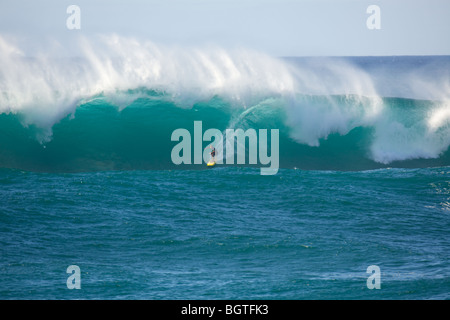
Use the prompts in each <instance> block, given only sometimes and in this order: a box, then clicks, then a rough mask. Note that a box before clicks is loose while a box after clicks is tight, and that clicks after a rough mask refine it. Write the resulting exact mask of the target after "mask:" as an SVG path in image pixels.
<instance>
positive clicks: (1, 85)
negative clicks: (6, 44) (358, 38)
mask: <svg viewBox="0 0 450 320" xmlns="http://www.w3.org/2000/svg"><path fill="white" fill-rule="evenodd" d="M116 40H117V41H114V46H112V47H111V44H109V45H110V47H108V46H107V45H106V47H105V48H106V50H104V51H96V50H92V51H91V50H88V51H87V53H86V56H84V57H80V58H79V59H72V60H58V59H56V60H55V59H52V57H45V56H42V57H39V58H23V57H20V56H17V55H14V54H10V55H8V54H7V53H4V54H3V55H2V56H0V65H1V66H2V67H1V68H0V255H1V259H0V275H1V278H2V279H1V281H0V298H2V299H449V298H450V267H449V257H450V252H449V251H450V238H449V227H450V149H449V145H450V104H449V101H450V98H449V97H450V94H449V92H448V88H449V85H448V82H449V79H450V77H449V70H450V57H449V56H444V57H353V58H285V59H275V58H271V57H266V56H264V55H261V54H255V53H252V52H246V51H238V52H237V53H236V52H234V53H228V52H225V51H223V50H215V49H204V50H194V51H189V50H187V49H186V51H183V52H173V51H170V50H169V51H167V50H168V49H167V48H166V49H164V48H159V49H158V47H156V46H139V45H138V46H137V45H136V43H135V42H131V43H130V42H128V41H125V40H126V39H125V40H124V39H116ZM86 41H87V40H86ZM91 45H92V46H93V48H95V46H96V45H97V44H96V43H91ZM129 45H132V48H133V50H128V49H127V50H125V49H126V48H128V46H129ZM11 46H12V48H13V45H12V44H11ZM105 48H104V49H105ZM164 50H166V51H167V52H166V51H164ZM11 52H15V51H14V50H11ZM98 52H109V54H110V56H109V55H107V54H106V53H105V54H104V55H103V54H100V53H98ZM425 84H426V85H425ZM196 122H201V124H202V132H205V131H206V130H208V129H217V130H218V131H219V132H222V133H224V132H226V130H227V129H242V130H250V129H254V130H258V129H267V130H273V129H274V130H279V141H278V142H279V153H278V157H279V170H278V172H277V173H276V174H275V175H261V171H260V168H261V167H264V165H263V164H261V163H262V162H258V163H257V164H256V165H251V166H250V165H248V162H249V155H250V150H249V149H250V148H249V147H248V145H244V147H245V150H246V163H244V164H239V165H238V164H235V165H231V164H229V163H228V162H226V161H225V160H228V159H229V158H230V157H231V156H230V154H231V152H230V153H229V152H228V145H226V144H225V143H224V141H215V142H218V143H219V144H220V142H222V146H223V147H224V148H222V150H221V151H222V152H220V151H218V155H217V158H218V159H224V164H222V165H216V166H215V167H214V168H207V167H206V165H205V163H201V164H187V163H184V164H181V165H175V164H174V161H173V159H172V158H171V153H172V150H173V148H174V147H175V146H176V145H177V144H178V143H179V141H174V140H172V139H171V135H172V133H173V132H174V131H175V130H177V129H185V130H186V132H188V134H190V135H191V136H193V137H194V139H193V140H195V141H197V139H195V130H194V124H195V123H196ZM259 137H260V136H259ZM200 138H201V137H200ZM270 139H272V138H270ZM274 140H275V139H274ZM271 142H272V140H271ZM233 143H234V141H233ZM208 144H209V141H202V139H200V142H199V144H198V145H197V146H196V145H195V142H194V143H193V144H192V145H191V151H192V153H193V152H194V151H195V150H196V148H198V149H200V150H203V148H206V147H207V146H208ZM237 145H238V141H237V142H236V146H237ZM268 146H271V144H270V145H268ZM258 148H260V145H258ZM185 151H186V152H188V148H186V149H183V155H184V152H185ZM267 151H269V152H270V153H271V154H272V155H273V154H274V153H276V152H275V151H274V150H272V148H271V147H268V150H267ZM235 156H236V155H233V157H235ZM233 159H234V158H233ZM235 163H236V162H235ZM72 265H76V266H78V267H79V268H80V279H81V289H80V290H77V289H69V288H68V285H67V280H68V278H69V276H71V274H68V273H67V268H68V267H69V266H72ZM370 266H378V267H379V270H380V274H379V276H380V278H379V279H380V281H381V284H380V289H369V287H368V282H367V281H368V278H369V277H371V276H372V274H371V273H367V270H368V268H369V267H370ZM371 279H372V278H371ZM370 281H371V280H370ZM75 282H76V281H75ZM369 284H370V283H369ZM69 286H70V283H69Z"/></svg>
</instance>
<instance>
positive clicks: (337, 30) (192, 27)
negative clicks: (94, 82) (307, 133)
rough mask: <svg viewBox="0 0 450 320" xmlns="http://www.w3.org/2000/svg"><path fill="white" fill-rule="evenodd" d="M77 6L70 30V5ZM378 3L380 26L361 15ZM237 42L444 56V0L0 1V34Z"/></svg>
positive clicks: (449, 11)
mask: <svg viewBox="0 0 450 320" xmlns="http://www.w3.org/2000/svg"><path fill="white" fill-rule="evenodd" d="M72 4H75V5H78V6H79V8H80V9H81V14H80V26H81V29H79V30H69V29H68V28H67V26H66V20H67V18H68V17H69V16H70V14H67V12H66V9H67V7H68V6H69V5H72ZM370 5H378V6H379V8H380V22H381V29H379V30H376V29H375V30H370V29H369V28H368V27H367V25H366V20H367V19H368V18H369V16H370V15H371V14H368V13H367V12H366V10H367V8H368V7H369V6H370ZM111 33H116V34H119V35H124V36H127V37H128V36H133V37H137V38H140V39H147V40H151V41H153V42H156V43H164V44H180V45H186V44H188V45H202V44H210V43H213V44H217V45H220V46H224V47H228V46H244V47H248V48H252V49H257V50H261V51H264V52H266V53H269V54H271V55H275V56H304V55H426V54H441V55H449V54H450V41H449V39H450V38H449V37H450V1H449V0H372V1H366V0H184V1H182V0H160V1H152V0H150V1H148V0H147V1H144V0H127V1H125V0H122V1H118V0H70V1H66V0H36V1H30V0H1V1H0V35H2V36H8V37H13V38H15V39H21V42H22V43H25V44H28V47H29V48H33V45H34V44H35V43H41V44H42V43H47V42H48V41H50V42H51V41H57V42H58V43H61V44H62V45H63V46H66V47H70V44H71V43H72V42H73V41H74V39H75V38H76V37H77V36H79V35H86V36H90V35H94V34H111Z"/></svg>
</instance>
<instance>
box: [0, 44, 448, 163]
mask: <svg viewBox="0 0 450 320" xmlns="http://www.w3.org/2000/svg"><path fill="white" fill-rule="evenodd" d="M78 41H79V43H78V46H79V48H80V53H79V54H77V56H76V57H63V56H62V55H61V54H60V52H58V50H57V49H51V50H48V51H39V50H37V51H36V54H35V55H34V56H32V57H30V56H27V55H25V54H24V53H23V51H22V50H21V48H20V46H19V44H17V43H16V42H17V41H14V39H11V38H7V37H0V65H1V66H2V68H1V70H0V92H1V95H0V130H1V135H0V167H4V168H16V169H25V170H35V171H44V172H45V171H52V172H53V171H59V172H80V171H96V170H116V169H117V170H123V169H160V168H166V169H167V168H170V169H172V168H174V167H175V166H174V165H173V163H171V161H170V150H171V148H172V147H173V143H171V141H170V134H171V132H173V131H174V130H175V129H177V128H186V129H188V130H191V128H192V127H193V122H194V121H195V120H203V122H204V123H205V125H206V126H209V127H211V128H218V129H219V130H222V131H224V132H225V130H226V129H227V128H234V129H238V128H242V129H244V130H245V129H248V128H255V129H256V128H259V129H272V128H277V129H280V145H281V148H280V166H281V167H284V168H302V169H326V170H329V169H332V170H367V169H376V168H385V167H429V166H442V165H449V164H450V161H449V152H448V147H449V145H450V58H449V57H447V56H437V57H359V58H358V57H353V58H351V57H348V58H346V57H310V58H308V57H304V58H290V57H283V58H275V57H271V56H268V55H266V54H264V53H261V52H255V51H252V50H249V49H245V48H234V49H224V48H220V47H217V46H213V45H209V46H207V45H205V46H203V47H179V46H168V45H158V44H155V43H152V42H150V41H139V40H137V39H133V38H125V37H121V36H118V35H102V36H97V37H91V38H86V37H80V38H79V40H78ZM205 146H206V145H205ZM194 167H195V166H194Z"/></svg>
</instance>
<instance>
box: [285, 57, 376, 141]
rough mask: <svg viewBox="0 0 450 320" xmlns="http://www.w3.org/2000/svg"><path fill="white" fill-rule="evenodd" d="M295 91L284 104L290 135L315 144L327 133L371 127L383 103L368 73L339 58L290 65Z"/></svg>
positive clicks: (340, 132)
mask: <svg viewBox="0 0 450 320" xmlns="http://www.w3.org/2000/svg"><path fill="white" fill-rule="evenodd" d="M293 73H294V75H295V80H296V85H297V86H296V94H295V95H293V96H291V97H290V99H289V101H288V103H287V108H286V112H287V115H288V116H287V119H288V120H287V121H288V124H289V126H290V127H291V128H292V131H291V137H292V138H293V139H294V140H295V141H298V142H299V143H304V144H307V145H310V146H319V145H320V142H319V140H320V139H326V138H327V137H328V135H330V134H331V133H339V134H341V135H345V134H347V133H348V132H349V131H350V130H352V129H354V128H356V127H360V126H372V125H373V124H374V123H375V122H376V121H377V119H378V118H379V117H380V116H381V114H382V112H383V104H382V103H381V98H380V97H379V96H378V94H377V92H376V90H375V87H374V84H373V82H372V80H371V78H370V76H369V75H368V74H367V73H365V72H364V71H362V70H360V69H359V68H357V67H355V66H353V65H351V64H349V63H348V62H345V61H343V60H339V59H327V58H321V59H320V60H315V59H304V60H302V61H301V63H296V64H295V66H294V68H293Z"/></svg>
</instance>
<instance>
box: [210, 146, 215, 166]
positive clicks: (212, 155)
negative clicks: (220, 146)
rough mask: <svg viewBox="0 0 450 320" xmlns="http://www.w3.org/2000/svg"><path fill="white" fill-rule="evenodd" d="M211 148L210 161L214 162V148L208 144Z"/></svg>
mask: <svg viewBox="0 0 450 320" xmlns="http://www.w3.org/2000/svg"><path fill="white" fill-rule="evenodd" d="M209 147H210V148H211V149H212V150H211V162H216V148H214V147H213V146H209Z"/></svg>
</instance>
